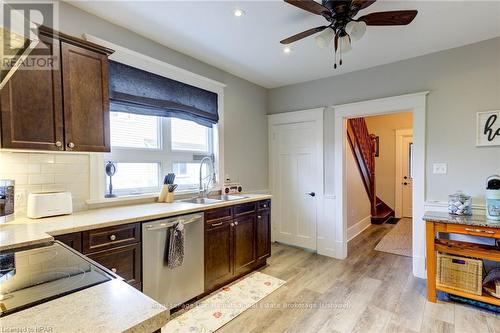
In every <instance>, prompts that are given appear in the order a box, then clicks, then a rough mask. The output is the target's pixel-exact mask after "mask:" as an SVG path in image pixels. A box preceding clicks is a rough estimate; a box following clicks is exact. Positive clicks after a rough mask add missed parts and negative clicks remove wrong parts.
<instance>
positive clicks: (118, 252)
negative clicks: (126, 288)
mask: <svg viewBox="0 0 500 333" xmlns="http://www.w3.org/2000/svg"><path fill="white" fill-rule="evenodd" d="M87 256H88V257H89V258H90V259H92V260H94V261H96V262H98V263H99V264H101V265H103V266H104V267H106V268H109V269H110V270H111V271H113V272H114V273H116V274H118V275H119V276H121V277H122V278H123V279H124V280H125V281H126V282H127V283H129V284H132V285H134V284H136V283H140V282H141V244H140V243H139V244H131V245H125V246H120V247H116V248H114V249H111V250H105V251H101V252H96V253H92V254H88V255H87Z"/></svg>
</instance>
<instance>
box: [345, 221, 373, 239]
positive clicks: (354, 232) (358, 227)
mask: <svg viewBox="0 0 500 333" xmlns="http://www.w3.org/2000/svg"><path fill="white" fill-rule="evenodd" d="M371 224H372V216H371V215H368V216H367V217H365V218H363V219H361V220H360V221H358V222H356V224H354V225H351V226H350V227H349V228H348V229H347V241H348V242H350V241H351V240H353V239H354V238H355V237H356V236H358V235H359V234H360V233H362V232H363V231H365V230H366V229H367V228H368V227H369V226H370V225H371Z"/></svg>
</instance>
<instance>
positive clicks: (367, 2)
mask: <svg viewBox="0 0 500 333" xmlns="http://www.w3.org/2000/svg"><path fill="white" fill-rule="evenodd" d="M375 1H377V0H352V3H351V8H352V9H353V10H355V11H356V12H357V11H359V10H361V9H365V8H366V7H368V6H371V5H373V3H374V2H375Z"/></svg>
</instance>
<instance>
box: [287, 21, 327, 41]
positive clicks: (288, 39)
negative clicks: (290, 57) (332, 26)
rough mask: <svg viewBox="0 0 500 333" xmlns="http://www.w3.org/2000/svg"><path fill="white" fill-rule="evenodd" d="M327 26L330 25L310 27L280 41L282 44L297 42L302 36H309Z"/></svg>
mask: <svg viewBox="0 0 500 333" xmlns="http://www.w3.org/2000/svg"><path fill="white" fill-rule="evenodd" d="M326 28H328V26H326V25H324V26H322V27H316V28H312V29H309V30H306V31H302V32H301V33H298V34H296V35H293V36H291V37H288V38H286V39H283V40H282V41H281V42H280V43H281V44H290V43H293V42H296V41H298V40H300V39H302V38H306V37H308V36H311V35H314V34H315V33H317V32H320V31H323V30H325V29H326Z"/></svg>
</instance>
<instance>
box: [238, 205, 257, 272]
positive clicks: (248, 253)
mask: <svg viewBox="0 0 500 333" xmlns="http://www.w3.org/2000/svg"><path fill="white" fill-rule="evenodd" d="M232 227H233V239H234V240H233V252H234V274H235V275H240V274H243V273H245V272H249V271H251V270H252V269H253V264H254V263H255V260H256V256H255V215H253V214H252V215H247V216H245V217H241V218H238V219H235V220H234V222H233V223H232Z"/></svg>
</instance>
